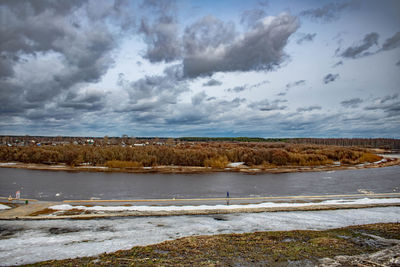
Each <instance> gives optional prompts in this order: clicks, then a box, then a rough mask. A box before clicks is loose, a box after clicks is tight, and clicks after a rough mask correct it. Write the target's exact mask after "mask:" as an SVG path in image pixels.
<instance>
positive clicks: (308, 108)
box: [297, 106, 322, 112]
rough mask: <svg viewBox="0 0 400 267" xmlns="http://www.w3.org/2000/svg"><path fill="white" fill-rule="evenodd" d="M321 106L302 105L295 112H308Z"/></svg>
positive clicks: (319, 108)
mask: <svg viewBox="0 0 400 267" xmlns="http://www.w3.org/2000/svg"><path fill="white" fill-rule="evenodd" d="M321 109H322V107H321V106H309V107H302V108H298V109H297V112H308V111H313V110H321Z"/></svg>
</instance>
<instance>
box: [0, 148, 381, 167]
mask: <svg viewBox="0 0 400 267" xmlns="http://www.w3.org/2000/svg"><path fill="white" fill-rule="evenodd" d="M379 159H380V157H379V156H376V155H374V154H371V153H369V152H368V151H367V150H366V149H363V148H356V147H352V148H349V147H340V146H326V145H312V144H290V143H283V142H270V143H263V142H261V143H226V142H220V143H218V142H209V143H194V144H188V143H186V144H181V145H171V146H167V145H165V146H157V145H148V146H143V147H134V146H133V147H130V146H126V147H122V146H82V145H65V146H51V145H49V146H40V147H38V146H28V147H24V146H21V147H18V146H13V147H8V146H2V147H0V161H3V162H11V161H16V162H23V163H42V164H56V163H65V164H67V165H70V166H76V165H80V164H83V163H85V164H90V165H93V166H96V165H107V164H108V166H110V167H112V166H114V167H116V165H118V164H122V165H123V164H127V166H132V167H139V166H157V165H177V166H212V167H214V166H215V167H218V166H219V167H221V166H223V165H226V164H227V163H228V162H244V164H246V165H248V166H255V165H271V166H285V165H293V166H315V165H323V164H331V163H333V162H341V163H342V164H357V163H362V162H373V161H377V160H379Z"/></svg>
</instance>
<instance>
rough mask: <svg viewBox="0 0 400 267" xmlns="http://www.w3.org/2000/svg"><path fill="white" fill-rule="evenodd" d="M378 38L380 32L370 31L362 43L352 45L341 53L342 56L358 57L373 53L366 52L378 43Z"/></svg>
mask: <svg viewBox="0 0 400 267" xmlns="http://www.w3.org/2000/svg"><path fill="white" fill-rule="evenodd" d="M378 38H379V34H377V33H376V32H372V33H369V34H367V35H365V37H364V39H363V41H362V44H361V45H358V46H352V47H349V48H347V49H346V50H345V51H344V52H343V53H342V54H341V56H342V57H345V58H357V57H361V56H366V55H369V54H371V53H369V52H365V51H367V50H368V49H369V48H371V47H372V46H374V45H378Z"/></svg>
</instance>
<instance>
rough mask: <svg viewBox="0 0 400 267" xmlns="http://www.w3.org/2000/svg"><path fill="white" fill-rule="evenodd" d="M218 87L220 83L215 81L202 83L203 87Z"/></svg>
mask: <svg viewBox="0 0 400 267" xmlns="http://www.w3.org/2000/svg"><path fill="white" fill-rule="evenodd" d="M218 85H222V82H221V81H218V80H215V79H211V80H209V81H208V82H206V83H203V86H218Z"/></svg>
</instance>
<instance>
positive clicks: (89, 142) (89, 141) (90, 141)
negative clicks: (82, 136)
mask: <svg viewBox="0 0 400 267" xmlns="http://www.w3.org/2000/svg"><path fill="white" fill-rule="evenodd" d="M86 143H87V144H89V145H93V144H94V140H93V139H87V140H86Z"/></svg>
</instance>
